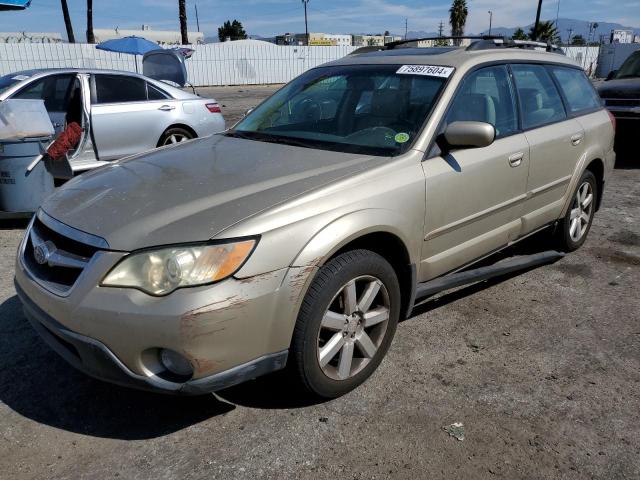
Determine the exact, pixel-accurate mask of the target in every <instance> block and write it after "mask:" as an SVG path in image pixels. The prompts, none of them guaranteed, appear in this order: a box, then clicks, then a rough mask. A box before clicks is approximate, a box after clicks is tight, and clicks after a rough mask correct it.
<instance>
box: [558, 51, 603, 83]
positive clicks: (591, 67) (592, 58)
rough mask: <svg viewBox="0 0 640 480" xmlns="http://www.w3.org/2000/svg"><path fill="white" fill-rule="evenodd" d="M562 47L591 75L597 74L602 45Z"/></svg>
mask: <svg viewBox="0 0 640 480" xmlns="http://www.w3.org/2000/svg"><path fill="white" fill-rule="evenodd" d="M562 49H563V50H564V52H565V54H566V55H567V57H569V58H573V59H574V60H575V61H576V62H578V63H579V64H580V65H581V66H582V68H584V70H585V72H587V74H588V75H589V76H594V75H595V74H596V69H597V68H598V53H599V52H600V47H588V46H574V47H562Z"/></svg>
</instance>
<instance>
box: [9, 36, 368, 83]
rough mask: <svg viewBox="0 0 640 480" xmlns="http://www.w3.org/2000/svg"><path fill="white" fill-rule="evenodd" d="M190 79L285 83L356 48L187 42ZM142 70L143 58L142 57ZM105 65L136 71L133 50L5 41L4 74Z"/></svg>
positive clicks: (104, 66) (76, 44) (250, 41)
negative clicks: (131, 51)
mask: <svg viewBox="0 0 640 480" xmlns="http://www.w3.org/2000/svg"><path fill="white" fill-rule="evenodd" d="M188 47H189V48H193V49H194V50H195V52H194V54H193V56H192V57H191V58H190V59H189V60H187V70H188V72H189V80H190V81H191V83H192V84H194V85H196V86H204V85H251V84H267V83H285V82H288V81H289V80H291V79H292V78H294V77H296V76H297V75H300V74H301V73H302V72H304V71H306V70H308V69H309V68H312V67H315V66H317V65H320V64H322V63H325V62H329V61H332V60H337V59H338V58H341V57H344V56H345V55H347V54H349V53H351V52H352V51H353V50H355V48H356V47H315V46H314V47H303V46H298V47H295V46H278V45H274V44H271V43H267V42H261V41H255V40H241V41H237V42H226V43H212V44H206V45H195V46H188ZM137 62H138V69H139V70H140V71H142V66H141V57H137ZM63 67H67V68H70V67H78V68H104V69H114V70H124V71H131V72H135V71H136V57H134V56H133V55H127V54H119V53H113V52H105V51H103V50H98V49H96V48H95V45H90V44H79V43H75V44H70V43H55V44H53V43H47V44H42V43H40V44H37V43H4V44H2V43H0V74H1V75H5V74H8V73H13V72H17V71H20V70H29V69H34V68H63Z"/></svg>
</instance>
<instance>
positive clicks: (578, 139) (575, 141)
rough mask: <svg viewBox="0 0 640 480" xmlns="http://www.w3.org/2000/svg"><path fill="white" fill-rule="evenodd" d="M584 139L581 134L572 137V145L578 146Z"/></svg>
mask: <svg viewBox="0 0 640 480" xmlns="http://www.w3.org/2000/svg"><path fill="white" fill-rule="evenodd" d="M582 137H583V135H582V134H581V133H576V134H575V135H571V145H578V144H579V143H580V142H581V141H582Z"/></svg>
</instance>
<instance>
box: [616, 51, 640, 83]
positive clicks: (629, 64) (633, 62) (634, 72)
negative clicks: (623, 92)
mask: <svg viewBox="0 0 640 480" xmlns="http://www.w3.org/2000/svg"><path fill="white" fill-rule="evenodd" d="M631 77H640V52H635V53H633V54H631V55H630V56H629V58H627V59H626V60H625V61H624V63H623V64H622V66H621V67H620V70H618V73H617V74H616V78H631Z"/></svg>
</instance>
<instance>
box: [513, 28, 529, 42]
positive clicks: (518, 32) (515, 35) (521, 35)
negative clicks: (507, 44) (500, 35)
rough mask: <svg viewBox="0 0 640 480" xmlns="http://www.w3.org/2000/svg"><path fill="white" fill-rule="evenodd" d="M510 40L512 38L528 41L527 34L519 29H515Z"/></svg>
mask: <svg viewBox="0 0 640 480" xmlns="http://www.w3.org/2000/svg"><path fill="white" fill-rule="evenodd" d="M511 38H513V39H514V40H529V37H528V36H527V34H526V33H524V30H522V29H521V28H520V27H518V28H516V31H515V32H513V35H511Z"/></svg>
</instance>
